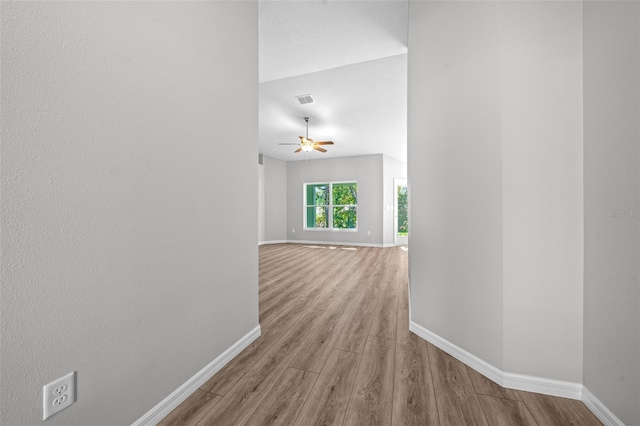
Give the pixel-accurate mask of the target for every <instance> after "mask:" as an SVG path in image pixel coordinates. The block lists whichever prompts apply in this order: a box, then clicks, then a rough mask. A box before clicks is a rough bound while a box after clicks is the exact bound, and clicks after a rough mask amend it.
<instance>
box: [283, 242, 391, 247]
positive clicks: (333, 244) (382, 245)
mask: <svg viewBox="0 0 640 426" xmlns="http://www.w3.org/2000/svg"><path fill="white" fill-rule="evenodd" d="M286 242H287V243H290V244H309V245H314V246H320V245H322V246H352V247H378V248H383V247H391V246H386V245H384V244H372V243H349V242H341V241H312V240H287V241H286Z"/></svg>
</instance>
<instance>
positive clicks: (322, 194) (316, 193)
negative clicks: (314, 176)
mask: <svg viewBox="0 0 640 426" xmlns="http://www.w3.org/2000/svg"><path fill="white" fill-rule="evenodd" d="M306 195H307V200H306V204H307V206H313V205H316V206H318V205H320V206H323V205H329V184H328V183H318V184H314V185H307V194H306Z"/></svg>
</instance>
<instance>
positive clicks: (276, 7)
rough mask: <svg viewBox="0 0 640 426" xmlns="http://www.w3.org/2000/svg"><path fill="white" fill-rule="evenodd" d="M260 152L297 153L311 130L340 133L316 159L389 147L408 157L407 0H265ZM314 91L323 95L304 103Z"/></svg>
mask: <svg viewBox="0 0 640 426" xmlns="http://www.w3.org/2000/svg"><path fill="white" fill-rule="evenodd" d="M259 11H260V14H259V28H260V30H259V36H260V82H261V83H260V96H259V98H260V105H259V111H260V123H259V145H260V152H261V153H263V154H265V155H268V156H270V157H274V158H278V159H281V160H286V161H290V160H304V159H306V158H307V154H306V153H303V152H301V153H298V154H293V151H294V150H295V149H296V147H295V146H282V145H278V144H279V143H281V142H282V143H296V142H298V141H299V139H298V136H304V134H305V122H304V117H305V116H308V117H311V120H310V122H309V137H310V138H313V139H314V140H316V141H320V140H332V141H334V142H335V145H333V146H329V147H328V148H327V149H328V152H327V153H324V154H322V153H319V152H317V151H313V152H311V153H309V154H308V158H309V159H316V158H330V157H343V156H351V155H363V154H377V153H383V154H386V155H389V156H391V157H394V158H397V159H400V160H403V161H406V122H407V54H406V53H407V23H408V6H407V2H406V0H402V1H378V0H374V1H341V0H333V1H326V0H324V1H322V0H320V1H319V0H312V1H308V0H305V1H300V0H299V1H264V0H263V1H261V2H260V6H259ZM307 93H310V94H311V95H312V96H313V98H314V99H315V103H313V104H308V105H300V104H299V103H298V101H297V100H296V99H295V96H296V95H303V94H307Z"/></svg>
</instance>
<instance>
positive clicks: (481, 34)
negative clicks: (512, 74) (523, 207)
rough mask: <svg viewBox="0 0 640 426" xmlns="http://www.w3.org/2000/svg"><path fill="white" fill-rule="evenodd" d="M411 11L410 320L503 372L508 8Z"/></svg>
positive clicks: (452, 6)
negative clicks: (503, 58) (503, 34)
mask: <svg viewBox="0 0 640 426" xmlns="http://www.w3.org/2000/svg"><path fill="white" fill-rule="evenodd" d="M409 8H410V13H409V18H410V22H409V49H410V54H409V123H408V146H407V150H408V156H407V158H408V170H409V185H410V190H411V194H410V209H411V214H410V224H409V227H410V229H411V236H410V237H409V238H410V244H409V245H410V250H409V265H410V269H409V276H410V282H411V315H412V318H411V319H412V320H413V321H414V322H416V323H417V324H418V325H421V326H422V327H424V328H426V329H428V330H430V331H432V332H434V333H436V334H439V335H440V336H442V337H444V338H445V339H448V340H449V341H450V342H452V343H454V344H456V345H458V346H460V347H461V348H463V349H465V350H467V351H469V352H471V353H472V354H474V355H476V356H478V357H480V358H482V359H483V360H485V361H487V362H489V363H491V364H493V365H494V366H496V367H498V368H500V367H501V366H502V198H501V192H502V186H501V185H502V181H501V161H502V157H501V144H500V132H501V127H500V124H501V123H500V38H499V36H500V16H499V11H500V4H499V3H497V2H411V3H410V5H409Z"/></svg>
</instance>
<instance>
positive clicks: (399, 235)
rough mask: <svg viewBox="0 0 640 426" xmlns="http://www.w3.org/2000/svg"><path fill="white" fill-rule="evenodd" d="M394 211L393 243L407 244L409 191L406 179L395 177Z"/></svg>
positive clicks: (397, 244)
mask: <svg viewBox="0 0 640 426" xmlns="http://www.w3.org/2000/svg"><path fill="white" fill-rule="evenodd" d="M393 211H394V214H393V223H394V225H393V244H394V245H396V246H404V245H407V244H408V242H409V193H408V187H407V180H406V179H402V178H394V179H393Z"/></svg>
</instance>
